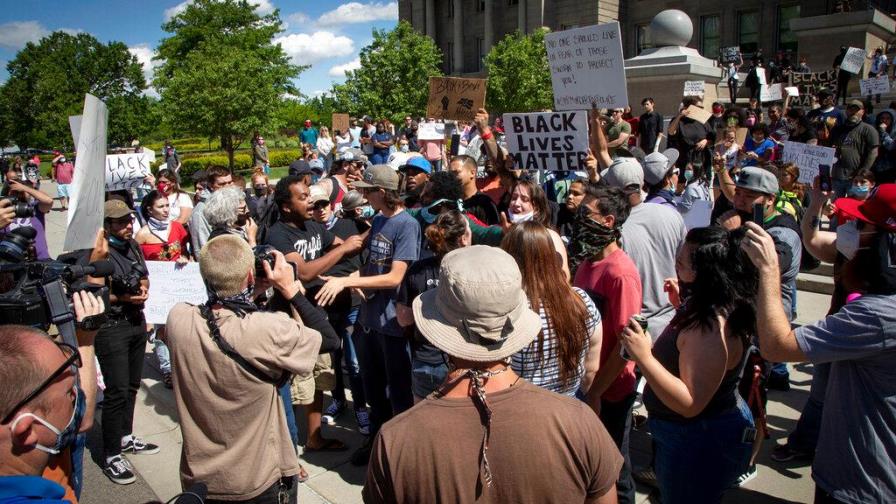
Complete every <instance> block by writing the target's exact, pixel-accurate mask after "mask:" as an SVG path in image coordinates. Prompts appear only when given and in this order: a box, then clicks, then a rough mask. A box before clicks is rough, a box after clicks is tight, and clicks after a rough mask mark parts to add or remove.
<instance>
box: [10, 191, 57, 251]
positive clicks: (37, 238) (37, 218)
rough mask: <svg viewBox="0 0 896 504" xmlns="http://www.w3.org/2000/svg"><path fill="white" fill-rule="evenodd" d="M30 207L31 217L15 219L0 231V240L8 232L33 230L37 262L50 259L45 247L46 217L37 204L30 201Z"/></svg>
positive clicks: (47, 248)
mask: <svg viewBox="0 0 896 504" xmlns="http://www.w3.org/2000/svg"><path fill="white" fill-rule="evenodd" d="M28 204H29V205H30V206H31V210H32V212H34V216H33V217H16V218H15V219H13V220H12V222H10V223H9V224H8V225H7V226H6V227H5V228H3V229H2V230H0V240H2V238H3V237H4V236H6V235H7V234H8V233H9V232H10V231H12V230H14V229H18V228H20V227H30V228H33V229H34V232H35V235H34V253H35V256H36V257H37V260H38V261H44V260H47V259H50V248H49V247H48V246H47V228H46V225H45V223H46V216H45V215H44V213H43V212H41V211H40V209H39V208H38V205H39V202H38V201H37V200H32V201H31V202H29V203H28Z"/></svg>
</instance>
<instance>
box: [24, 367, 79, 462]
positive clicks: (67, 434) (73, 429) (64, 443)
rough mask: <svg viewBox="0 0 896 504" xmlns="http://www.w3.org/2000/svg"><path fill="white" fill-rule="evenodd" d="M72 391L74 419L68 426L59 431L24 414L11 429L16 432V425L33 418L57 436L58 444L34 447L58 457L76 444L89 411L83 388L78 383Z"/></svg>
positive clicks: (36, 417) (35, 417) (32, 414)
mask: <svg viewBox="0 0 896 504" xmlns="http://www.w3.org/2000/svg"><path fill="white" fill-rule="evenodd" d="M72 390H73V391H74V392H75V404H74V409H73V411H72V417H71V418H70V419H69V421H68V424H66V426H65V427H64V428H63V429H62V430H59V429H57V428H56V427H55V426H54V425H53V424H51V423H50V422H48V421H46V420H44V419H43V418H41V417H39V416H37V415H35V414H34V413H23V414H21V415H19V416H18V418H16V419H15V421H14V422H13V423H12V425H11V426H10V428H11V429H13V430H15V428H16V424H17V423H18V422H19V420H21V419H23V418H25V417H31V418H33V419H34V421H35V422H37V423H39V424H41V425H43V426H44V427H46V428H47V429H50V431H51V432H52V433H54V434H56V442H55V443H53V446H44V445H42V444H40V443H37V444H35V445H34V447H35V448H37V449H38V450H40V451H42V452H45V453H49V454H50V455H58V454H59V452H61V451H62V450H64V449H65V448H66V447H68V446H71V444H72V443H74V442H75V439H77V437H78V431H79V430H81V420H82V419H83V418H84V411H85V410H86V409H87V399H86V397H85V396H84V391H83V390H81V387H79V386H78V384H77V383H75V385H74V386H73V387H72Z"/></svg>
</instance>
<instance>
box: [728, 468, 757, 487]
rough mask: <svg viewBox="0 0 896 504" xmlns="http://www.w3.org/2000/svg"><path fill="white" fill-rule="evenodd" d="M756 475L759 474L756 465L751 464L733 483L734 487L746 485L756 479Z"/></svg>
mask: <svg viewBox="0 0 896 504" xmlns="http://www.w3.org/2000/svg"><path fill="white" fill-rule="evenodd" d="M757 474H759V468H758V467H757V466H756V464H753V465H751V466H750V467H748V468H747V472H745V473H743V474H741V475H740V476H738V477H737V481H735V482H734V486H736V487H742V486H744V485H746V484H747V483H749V482H751V481H753V480H754V479H756V475H757Z"/></svg>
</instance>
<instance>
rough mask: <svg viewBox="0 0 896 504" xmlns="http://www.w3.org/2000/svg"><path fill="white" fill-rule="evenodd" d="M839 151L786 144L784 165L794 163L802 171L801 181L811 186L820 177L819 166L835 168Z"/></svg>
mask: <svg viewBox="0 0 896 504" xmlns="http://www.w3.org/2000/svg"><path fill="white" fill-rule="evenodd" d="M836 152H837V151H836V150H834V149H832V148H830V147H822V146H821V145H807V144H804V143H799V142H788V141H785V142H784V152H783V154H782V155H781V161H782V162H783V163H793V164H795V165H796V166H797V167H798V168H799V169H800V178H799V181H800V182H802V183H804V184H811V183H812V181H813V180H815V177H816V176H818V165H828V166H834V161H835V159H834V154H835V153H836Z"/></svg>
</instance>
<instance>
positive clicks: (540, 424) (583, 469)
mask: <svg viewBox="0 0 896 504" xmlns="http://www.w3.org/2000/svg"><path fill="white" fill-rule="evenodd" d="M487 401H488V405H489V407H490V409H491V411H492V420H491V422H492V424H491V436H490V438H489V443H488V462H489V467H490V468H491V473H492V485H491V487H489V486H486V485H485V482H484V481H483V478H484V475H480V463H479V457H480V455H479V454H480V449H481V447H482V436H483V433H484V429H485V427H484V426H483V425H482V423H481V421H480V414H479V410H478V409H477V406H476V405H475V404H474V403H473V399H472V398H469V397H464V398H446V397H434V396H430V397H428V398H427V399H425V400H423V401H422V402H420V403H419V404H417V405H415V406H414V407H413V408H411V409H409V410H407V411H405V412H404V413H402V414H400V415H398V416H397V417H395V418H393V419H392V420H391V421H389V422H387V423H386V424H385V425H384V426H383V428H382V430H380V433H379V435H378V436H377V437H376V439H375V440H374V444H373V452H372V453H371V456H370V465H369V466H368V467H367V481H366V483H365V484H364V490H363V491H362V496H363V498H364V502H366V503H368V504H370V503H379V502H383V503H385V502H389V503H392V502H478V503H495V504H498V503H502V504H503V503H507V502H562V503H568V502H585V500H586V498H587V499H596V498H597V497H600V496H602V495H604V494H606V493H607V492H608V491H609V490H610V489H611V488H612V487H613V485H614V484H615V483H616V479H617V478H618V477H619V469H620V468H621V467H622V456H621V455H620V454H619V450H618V449H617V448H616V445H615V444H614V443H613V440H612V438H610V435H609V434H607V431H606V429H605V428H604V426H603V424H602V423H601V422H600V420H598V418H597V415H595V414H594V412H593V411H592V410H591V409H590V408H589V407H588V406H587V405H585V403H583V402H582V401H579V400H577V399H572V398H569V397H564V396H561V395H559V394H554V393H551V392H548V391H547V390H544V389H541V388H539V387H536V386H534V385H532V384H530V383H528V382H526V381H525V380H522V379H521V380H520V381H519V382H518V383H517V384H516V385H514V386H513V387H510V388H509V389H505V390H501V391H498V392H491V393H488V394H487Z"/></svg>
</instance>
